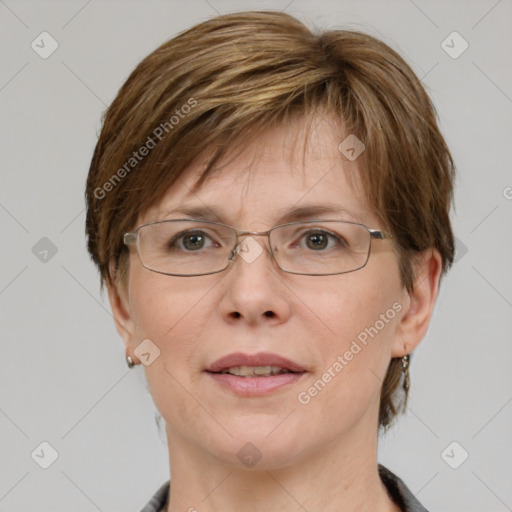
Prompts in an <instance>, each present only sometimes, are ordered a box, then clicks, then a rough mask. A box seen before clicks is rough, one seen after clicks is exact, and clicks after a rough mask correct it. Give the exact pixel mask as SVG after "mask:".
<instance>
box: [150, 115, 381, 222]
mask: <svg viewBox="0 0 512 512" xmlns="http://www.w3.org/2000/svg"><path fill="white" fill-rule="evenodd" d="M343 139H344V134H343V132H342V130H341V129H340V128H339V127H338V126H337V125H336V124H335V123H334V122H333V121H332V120H331V119H328V118H320V119H317V120H316V121H315V122H314V123H313V124H312V125H311V126H310V127H309V129H306V128H305V126H304V123H301V122H300V121H296V122H295V123H291V124H288V125H286V126H279V127H275V128H272V129H271V130H268V131H267V132H265V133H264V134H262V135H260V136H259V137H257V138H256V139H255V140H254V141H252V142H251V143H248V144H247V145H246V146H245V147H243V148H242V151H241V152H240V153H239V154H238V153H237V156H236V157H235V158H229V155H228V157H227V159H226V162H225V163H224V164H223V165H219V166H218V167H217V168H216V169H214V170H213V173H212V174H211V175H210V176H209V177H208V178H207V180H206V181H205V182H204V183H203V184H202V186H201V187H200V188H199V189H198V190H197V191H195V192H194V191H193V188H194V185H195V183H196V181H197V180H198V178H199V176H200V175H201V173H202V172H203V169H204V167H205V165H206V162H207V157H206V156H204V157H203V158H202V159H201V158H198V160H197V162H196V163H195V164H194V165H192V166H191V167H189V168H188V169H187V170H186V171H185V172H184V173H183V174H182V175H181V176H180V179H178V180H177V181H176V182H175V183H174V184H173V185H172V186H171V187H170V188H169V189H168V190H167V192H166V193H165V195H164V197H163V198H162V200H161V201H160V202H159V203H158V204H155V205H153V206H152V207H151V208H150V209H149V210H148V211H147V212H146V214H145V215H144V217H143V219H141V221H142V222H150V221H153V220H163V219H165V218H180V217H183V216H184V215H185V214H186V216H187V217H189V218H205V219H209V220H218V221H220V222H225V223H228V224H231V225H233V226H236V227H238V226H243V228H244V229H246V228H247V226H248V223H250V224H251V226H252V227H251V229H252V228H254V229H256V227H255V226H256V225H258V226H261V227H263V226H267V225H275V224H276V223H281V222H288V221H289V222H291V221H293V220H306V219H307V218H308V217H309V218H311V219H313V218H320V217H323V218H328V217H331V218H342V219H346V220H353V221H356V222H363V223H368V222H371V220H372V219H373V217H372V215H371V213H370V208H369V207H368V205H367V204H365V202H364V197H365V194H363V193H362V187H361V183H360V176H359V173H360V172H361V171H360V169H359V167H358V164H357V160H356V161H353V162H352V161H349V160H347V159H346V158H344V156H343V154H342V153H341V152H340V150H339V145H340V143H341V142H342V140H343Z"/></svg>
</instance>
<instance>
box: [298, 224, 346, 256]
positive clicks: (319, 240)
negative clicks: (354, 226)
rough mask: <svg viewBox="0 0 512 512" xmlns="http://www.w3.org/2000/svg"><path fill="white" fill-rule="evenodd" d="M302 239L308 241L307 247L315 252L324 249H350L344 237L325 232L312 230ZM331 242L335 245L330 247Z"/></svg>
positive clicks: (304, 234) (303, 235)
mask: <svg viewBox="0 0 512 512" xmlns="http://www.w3.org/2000/svg"><path fill="white" fill-rule="evenodd" d="M301 238H305V239H306V247H307V248H308V249H312V250H313V251H319V250H320V251H322V250H323V249H326V248H331V249H332V248H333V247H336V248H339V249H343V248H347V247H348V244H347V242H346V241H345V240H344V239H343V238H342V237H340V236H338V235H336V234H334V233H331V232H329V231H325V230H319V229H316V230H310V231H307V232H306V233H303V234H302V235H301ZM329 240H331V241H332V242H333V244H334V245H331V246H330V247H329Z"/></svg>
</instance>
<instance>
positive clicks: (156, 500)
mask: <svg viewBox="0 0 512 512" xmlns="http://www.w3.org/2000/svg"><path fill="white" fill-rule="evenodd" d="M169 490H170V480H168V481H167V482H165V483H164V484H162V485H161V486H160V487H159V489H158V490H157V491H156V493H155V494H154V495H153V497H152V498H151V500H149V502H148V503H147V504H146V505H145V506H144V507H143V508H142V509H141V511H140V512H165V508H166V506H167V502H168V499H169Z"/></svg>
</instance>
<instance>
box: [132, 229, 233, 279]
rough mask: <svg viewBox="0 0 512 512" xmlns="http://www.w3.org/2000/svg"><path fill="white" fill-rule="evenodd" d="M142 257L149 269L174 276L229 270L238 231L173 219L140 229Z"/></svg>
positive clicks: (139, 237)
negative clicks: (229, 259)
mask: <svg viewBox="0 0 512 512" xmlns="http://www.w3.org/2000/svg"><path fill="white" fill-rule="evenodd" d="M138 239H139V254H140V259H141V262H142V264H143V265H144V266H145V267H146V268H149V269H150V270H155V271H157V272H163V273H166V274H173V275H183V276H186V275H201V274H208V273H211V272H218V271H220V270H223V269H224V268H226V267H227V265H228V263H229V261H228V257H229V255H230V254H231V251H232V249H233V247H234V246H235V243H236V235H235V232H234V231H233V230H232V229H231V228H229V227H228V226H223V225H221V224H216V223H214V222H212V223H210V222H197V221H193V220H191V221H188V220H170V221H163V222H156V223H154V224H147V225H145V226H142V227H140V228H139V232H138Z"/></svg>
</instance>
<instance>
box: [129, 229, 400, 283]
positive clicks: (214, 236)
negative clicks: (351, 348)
mask: <svg viewBox="0 0 512 512" xmlns="http://www.w3.org/2000/svg"><path fill="white" fill-rule="evenodd" d="M246 235H251V236H267V237H268V241H269V246H270V251H271V253H272V255H273V257H274V259H275V261H276V263H277V265H278V267H279V268H280V269H281V270H282V271H284V272H289V273H291V274H302V275H309V276H324V275H333V274H344V273H347V272H353V271H355V270H359V269H361V268H363V267H364V266H365V265H366V263H367V262H368V258H369V257H370V247H371V240H372V238H373V239H376V240H384V239H386V238H393V235H392V234H391V233H389V232H387V231H379V230H376V229H370V228H367V227H366V226H365V225H363V224H358V223H355V222H345V221H338V220H311V221H306V222H291V223H288V224H281V225H279V226H275V227H273V228H272V229H270V230H269V231H261V232H258V231H238V230H236V229H235V228H233V227H231V226H228V225H226V224H223V223H221V222H214V221H198V220H193V219H173V220H163V221H157V222H149V223H147V224H142V225H141V226H139V227H138V228H137V229H136V230H135V231H134V232H132V233H125V234H124V237H123V241H124V243H125V244H126V245H128V246H129V245H131V244H134V243H135V245H136V249H137V254H138V257H139V260H140V262H141V263H142V265H143V266H144V267H145V268H147V269H148V270H152V271H153V272H158V273H160V274H166V275H171V276H202V275H207V274H215V273H217V272H222V271H223V270H225V269H226V268H227V267H228V266H229V264H230V263H231V262H232V261H233V260H234V258H235V256H236V255H237V254H239V255H240V256H241V257H242V258H243V259H244V260H245V261H246V262H248V263H251V262H252V261H254V260H255V259H256V258H257V257H259V255H260V254H261V252H263V248H262V247H261V245H260V244H258V242H256V240H254V239H252V240H251V239H245V240H243V241H242V242H239V237H241V236H246Z"/></svg>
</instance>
